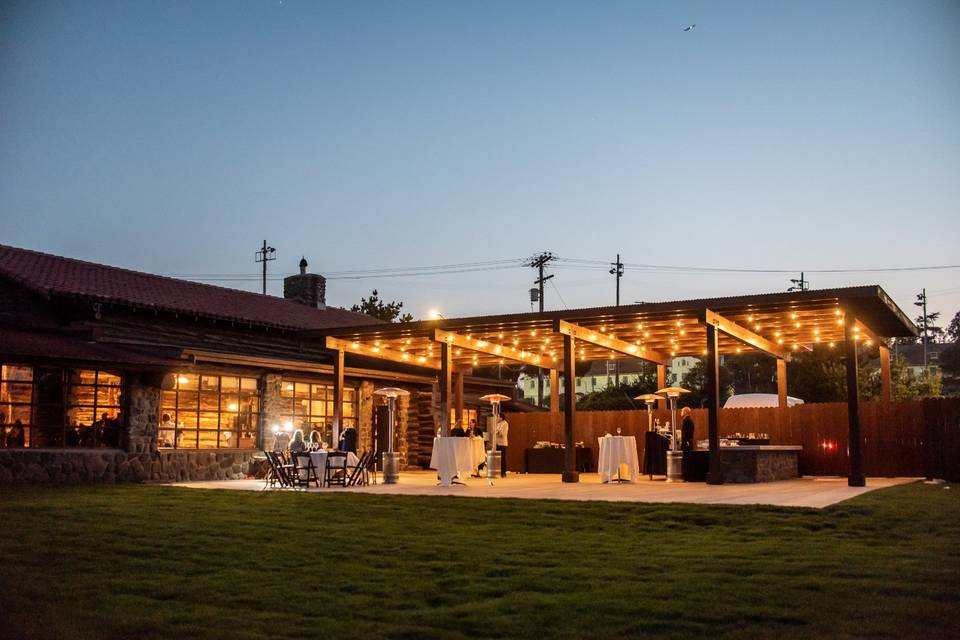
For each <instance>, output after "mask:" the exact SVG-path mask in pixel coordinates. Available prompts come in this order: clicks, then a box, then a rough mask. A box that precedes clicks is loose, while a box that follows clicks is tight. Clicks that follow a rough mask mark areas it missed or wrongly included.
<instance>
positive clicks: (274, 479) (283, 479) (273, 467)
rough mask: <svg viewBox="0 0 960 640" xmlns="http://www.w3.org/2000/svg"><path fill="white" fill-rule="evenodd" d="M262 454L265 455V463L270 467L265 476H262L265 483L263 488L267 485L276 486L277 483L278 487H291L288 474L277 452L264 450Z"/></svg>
mask: <svg viewBox="0 0 960 640" xmlns="http://www.w3.org/2000/svg"><path fill="white" fill-rule="evenodd" d="M263 455H265V456H266V457H267V464H268V465H269V467H270V468H269V470H268V471H267V474H266V476H264V481H265V483H266V484H265V486H264V488H266V487H268V486H269V487H276V486H277V485H279V486H280V488H286V487H292V486H293V483H292V481H291V479H290V474H289V473H288V470H287V468H286V466H285V465H284V463H283V459H282V458H281V457H280V456H279V454H277V452H275V451H264V452H263Z"/></svg>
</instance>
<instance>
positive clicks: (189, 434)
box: [177, 431, 197, 449]
mask: <svg viewBox="0 0 960 640" xmlns="http://www.w3.org/2000/svg"><path fill="white" fill-rule="evenodd" d="M177 447H178V448H180V449H196V448H197V432H196V431H181V432H180V434H179V437H178V440H177Z"/></svg>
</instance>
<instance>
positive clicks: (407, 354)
mask: <svg viewBox="0 0 960 640" xmlns="http://www.w3.org/2000/svg"><path fill="white" fill-rule="evenodd" d="M400 357H401V358H403V359H404V360H409V359H410V354H409V353H405V354H403V355H402V356H400Z"/></svg>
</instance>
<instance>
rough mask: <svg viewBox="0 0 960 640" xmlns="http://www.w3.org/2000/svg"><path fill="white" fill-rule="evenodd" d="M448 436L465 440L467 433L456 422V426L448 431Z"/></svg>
mask: <svg viewBox="0 0 960 640" xmlns="http://www.w3.org/2000/svg"><path fill="white" fill-rule="evenodd" d="M450 435H451V436H452V437H454V438H466V437H467V432H466V431H464V430H463V427H462V426H460V423H459V422H458V423H457V424H456V426H454V427H453V429H451V430H450Z"/></svg>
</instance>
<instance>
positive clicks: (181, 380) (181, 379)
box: [177, 376, 293, 389]
mask: <svg viewBox="0 0 960 640" xmlns="http://www.w3.org/2000/svg"><path fill="white" fill-rule="evenodd" d="M177 382H179V383H180V384H187V383H188V382H190V378H188V377H187V376H177ZM290 388H291V389H292V388H293V387H290Z"/></svg>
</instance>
